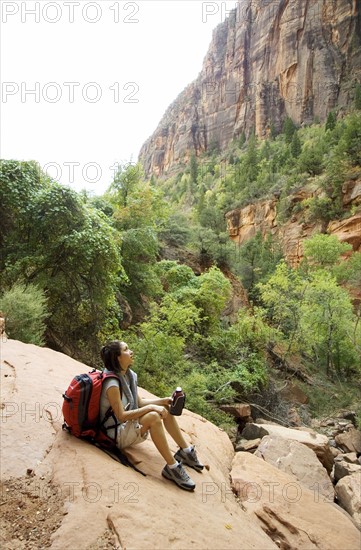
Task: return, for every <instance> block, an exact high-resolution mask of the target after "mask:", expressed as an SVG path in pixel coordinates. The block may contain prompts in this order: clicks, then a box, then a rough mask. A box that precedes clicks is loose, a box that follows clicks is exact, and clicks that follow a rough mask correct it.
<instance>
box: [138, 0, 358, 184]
mask: <svg viewBox="0 0 361 550" xmlns="http://www.w3.org/2000/svg"><path fill="white" fill-rule="evenodd" d="M360 78H361V6H360V3H359V0H337V1H336V0H241V1H240V2H239V3H238V7H237V9H235V10H233V11H232V13H231V14H230V16H229V17H228V18H227V19H226V20H225V21H224V22H223V23H221V24H220V25H219V26H218V27H217V28H216V29H215V30H214V32H213V39H212V42H211V44H210V47H209V50H208V53H207V55H206V57H205V59H204V62H203V68H202V70H201V72H200V74H199V76H198V78H197V79H196V80H195V81H194V82H192V83H191V84H190V85H189V86H187V87H186V88H185V90H184V91H183V92H182V93H181V94H180V95H179V96H178V98H177V99H176V100H175V101H174V102H173V103H172V104H171V105H170V107H169V108H168V109H167V111H166V113H165V115H164V116H163V118H162V120H161V121H160V123H159V125H158V127H157V129H156V131H155V132H154V134H153V135H152V136H151V137H150V138H149V139H148V140H147V141H146V143H145V144H144V145H143V146H142V148H141V151H140V155H139V158H140V160H141V161H142V163H143V165H144V169H145V173H146V175H147V176H150V175H151V174H154V175H156V176H160V175H163V174H167V173H170V172H171V171H172V168H173V167H174V166H175V165H176V164H177V163H179V162H187V161H188V159H189V157H190V155H191V154H192V153H195V154H196V155H199V154H200V153H202V152H203V151H207V150H209V149H210V148H212V147H215V146H216V147H217V148H218V149H219V150H223V149H224V148H225V147H227V145H228V144H229V142H230V141H231V140H232V139H233V138H235V137H237V136H239V135H240V134H241V133H242V132H245V135H246V136H247V135H249V134H250V132H252V131H253V130H255V132H256V134H257V135H258V136H259V137H265V136H267V135H268V134H269V132H270V130H271V128H272V127H274V128H275V129H276V130H280V128H281V127H282V123H283V120H284V119H285V117H286V116H290V117H291V118H292V119H293V121H294V122H295V123H297V124H303V123H305V124H308V123H311V122H312V121H314V120H315V119H316V118H318V119H320V120H324V119H325V118H326V116H327V114H328V112H329V111H330V110H331V109H333V108H334V107H335V106H336V105H338V107H341V108H342V107H344V106H347V105H348V104H349V103H350V101H352V92H353V88H354V84H355V81H356V80H360Z"/></svg>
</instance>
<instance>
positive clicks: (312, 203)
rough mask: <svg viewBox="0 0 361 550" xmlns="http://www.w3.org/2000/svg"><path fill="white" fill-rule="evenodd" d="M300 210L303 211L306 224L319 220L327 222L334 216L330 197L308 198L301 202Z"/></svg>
mask: <svg viewBox="0 0 361 550" xmlns="http://www.w3.org/2000/svg"><path fill="white" fill-rule="evenodd" d="M302 208H303V209H305V217H306V221H308V222H317V221H319V220H322V221H324V222H328V221H330V220H331V219H332V218H333V215H334V210H333V203H332V199H330V197H319V196H314V197H310V198H308V199H305V200H304V201H302Z"/></svg>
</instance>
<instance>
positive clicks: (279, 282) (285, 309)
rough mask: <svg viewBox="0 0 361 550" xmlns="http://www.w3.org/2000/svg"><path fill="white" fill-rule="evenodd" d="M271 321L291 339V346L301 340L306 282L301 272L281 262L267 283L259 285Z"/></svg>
mask: <svg viewBox="0 0 361 550" xmlns="http://www.w3.org/2000/svg"><path fill="white" fill-rule="evenodd" d="M257 287H258V289H259V291H260V294H261V297H262V302H263V304H264V306H265V307H266V308H267V315H268V318H269V320H270V322H271V323H272V324H273V325H274V326H275V327H276V328H277V330H280V331H281V332H282V333H283V334H284V335H285V336H286V337H287V338H288V340H289V347H291V345H292V344H293V343H294V342H298V341H299V340H300V337H301V335H300V331H299V326H300V303H301V301H302V299H303V298H302V296H303V293H304V284H303V281H302V278H301V277H300V274H299V273H298V272H296V271H294V270H293V269H291V268H290V267H288V266H287V264H286V262H285V261H283V260H282V261H281V262H279V264H278V265H277V267H276V270H275V272H274V273H273V275H271V277H270V278H269V279H268V281H267V282H266V283H259V284H258V285H257Z"/></svg>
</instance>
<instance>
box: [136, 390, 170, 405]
mask: <svg viewBox="0 0 361 550" xmlns="http://www.w3.org/2000/svg"><path fill="white" fill-rule="evenodd" d="M171 404H172V398H171V397H162V398H158V397H156V398H155V399H142V398H141V397H140V395H139V393H138V406H139V407H145V406H146V405H163V407H165V406H166V405H171Z"/></svg>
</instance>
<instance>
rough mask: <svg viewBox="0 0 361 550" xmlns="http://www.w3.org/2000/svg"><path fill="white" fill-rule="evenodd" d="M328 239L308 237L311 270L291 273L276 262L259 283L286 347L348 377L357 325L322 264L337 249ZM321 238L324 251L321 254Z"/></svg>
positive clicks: (356, 360) (330, 261) (356, 356)
mask: <svg viewBox="0 0 361 550" xmlns="http://www.w3.org/2000/svg"><path fill="white" fill-rule="evenodd" d="M328 239H330V242H327V241H326V240H325V239H323V240H322V239H321V240H320V239H316V238H315V237H313V239H311V240H310V241H309V242H311V245H312V246H311V250H312V251H313V252H312V253H313V255H312V258H316V267H317V268H316V269H314V270H313V271H311V272H309V273H306V274H302V272H298V273H296V272H295V271H294V270H292V269H290V268H288V267H287V266H286V265H285V264H284V263H282V262H281V263H280V264H279V265H278V266H277V269H276V271H275V273H274V274H273V275H272V276H271V277H270V279H269V281H268V282H267V283H266V284H260V285H259V287H260V292H261V296H262V299H263V302H264V305H265V306H266V308H267V315H268V318H269V319H270V321H271V323H272V324H274V325H275V326H276V328H277V330H278V331H280V332H281V333H282V334H283V335H284V337H285V339H287V342H288V351H296V352H297V351H298V352H301V351H302V353H303V354H305V355H306V357H308V358H309V360H310V361H312V362H313V363H314V364H315V365H317V366H318V367H319V368H320V369H323V370H324V371H325V372H326V374H327V375H331V376H332V375H335V374H336V375H340V374H342V375H345V376H350V375H352V373H354V372H356V371H357V370H358V369H359V368H360V343H361V340H360V339H361V330H360V326H359V323H358V318H357V317H356V315H355V313H354V311H353V306H352V303H351V300H350V297H349V295H348V293H347V291H346V290H345V289H343V288H341V287H340V286H339V285H338V284H337V282H336V279H335V278H334V277H333V275H332V274H331V273H330V272H329V271H326V269H325V268H327V269H329V267H330V266H332V265H334V263H335V262H336V261H337V257H338V253H339V250H340V248H339V247H335V246H334V244H335V243H334V241H333V239H331V237H328ZM321 242H323V243H325V247H326V248H327V249H328V251H329V252H328V254H325V255H324V256H322V258H320V252H319V244H320V243H321ZM316 245H317V246H316ZM309 250H310V249H309ZM310 253H311V252H310ZM321 265H323V266H324V267H321Z"/></svg>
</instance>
